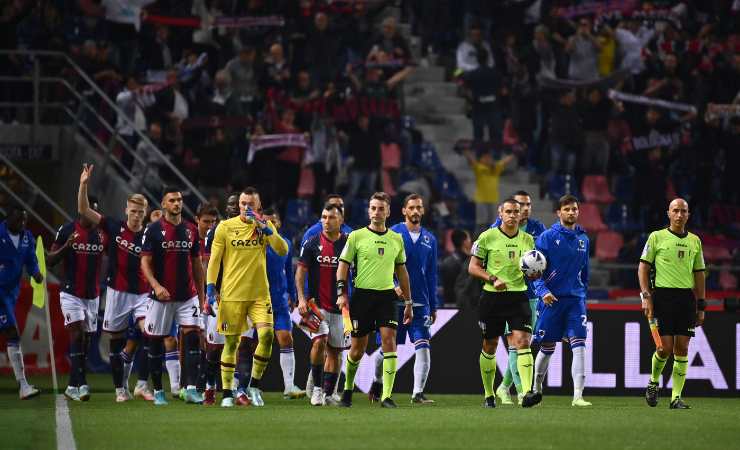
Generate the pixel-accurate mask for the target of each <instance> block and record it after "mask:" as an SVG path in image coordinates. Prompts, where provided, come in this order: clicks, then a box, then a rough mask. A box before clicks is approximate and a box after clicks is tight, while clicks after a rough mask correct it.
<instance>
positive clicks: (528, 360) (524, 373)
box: [516, 348, 534, 394]
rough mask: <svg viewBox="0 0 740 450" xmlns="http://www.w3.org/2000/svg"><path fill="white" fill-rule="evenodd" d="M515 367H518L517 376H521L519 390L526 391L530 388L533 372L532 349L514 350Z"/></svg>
mask: <svg viewBox="0 0 740 450" xmlns="http://www.w3.org/2000/svg"><path fill="white" fill-rule="evenodd" d="M516 356H517V358H516V367H517V369H519V376H520V377H522V384H521V386H520V388H522V389H524V390H523V391H522V390H519V392H523V393H525V394H526V393H527V392H529V391H531V390H532V378H533V373H534V358H532V350H530V349H528V348H523V349H521V350H517V351H516Z"/></svg>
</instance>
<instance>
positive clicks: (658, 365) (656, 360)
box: [650, 352, 675, 383]
mask: <svg viewBox="0 0 740 450" xmlns="http://www.w3.org/2000/svg"><path fill="white" fill-rule="evenodd" d="M667 361H668V358H665V359H663V358H661V357H660V355H658V352H655V353H653V363H652V371H651V372H650V381H652V382H653V383H657V382H658V380H659V379H660V374H662V373H663V368H664V367H665V363H666V362H667ZM674 364H675V363H674Z"/></svg>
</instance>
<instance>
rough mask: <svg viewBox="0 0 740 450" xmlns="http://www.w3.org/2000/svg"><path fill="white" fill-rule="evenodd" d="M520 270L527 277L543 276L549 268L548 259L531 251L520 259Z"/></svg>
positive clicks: (535, 251)
mask: <svg viewBox="0 0 740 450" xmlns="http://www.w3.org/2000/svg"><path fill="white" fill-rule="evenodd" d="M519 268H520V269H522V272H524V275H525V276H527V277H533V276H537V275H541V274H542V273H543V272H544V271H545V268H547V259H546V258H545V255H543V254H542V253H540V252H538V251H537V250H530V251H528V252H527V253H525V254H523V255H522V257H521V258H519Z"/></svg>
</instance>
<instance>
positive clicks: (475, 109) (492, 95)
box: [462, 49, 507, 143]
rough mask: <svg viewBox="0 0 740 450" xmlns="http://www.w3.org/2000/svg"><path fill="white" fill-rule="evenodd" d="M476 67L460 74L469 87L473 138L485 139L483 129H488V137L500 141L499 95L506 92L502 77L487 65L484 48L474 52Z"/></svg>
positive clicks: (501, 122) (481, 140)
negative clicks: (476, 61)
mask: <svg viewBox="0 0 740 450" xmlns="http://www.w3.org/2000/svg"><path fill="white" fill-rule="evenodd" d="M476 58H477V60H478V67H477V68H475V69H473V70H471V71H469V72H466V73H464V74H463V75H462V80H463V81H464V82H465V85H466V86H467V87H468V89H470V93H471V97H472V99H471V102H472V111H471V120H472V122H473V139H474V140H475V141H476V142H479V143H480V142H483V141H484V140H485V131H486V129H488V138H489V139H490V140H491V141H493V142H495V143H499V142H501V134H502V132H503V118H502V112H501V96H502V95H506V94H507V90H506V87H505V86H504V84H503V79H502V77H501V75H500V74H499V72H498V70H497V69H494V68H493V67H490V66H487V65H486V63H485V62H486V61H487V60H488V52H486V50H484V49H480V50H478V52H477V53H476Z"/></svg>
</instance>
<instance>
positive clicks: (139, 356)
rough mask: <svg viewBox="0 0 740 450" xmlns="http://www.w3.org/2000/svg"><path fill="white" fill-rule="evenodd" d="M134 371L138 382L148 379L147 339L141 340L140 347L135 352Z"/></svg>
mask: <svg viewBox="0 0 740 450" xmlns="http://www.w3.org/2000/svg"><path fill="white" fill-rule="evenodd" d="M136 371H137V374H138V375H139V380H142V381H146V380H148V379H149V338H147V337H143V338H141V347H139V350H138V351H137V352H136Z"/></svg>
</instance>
